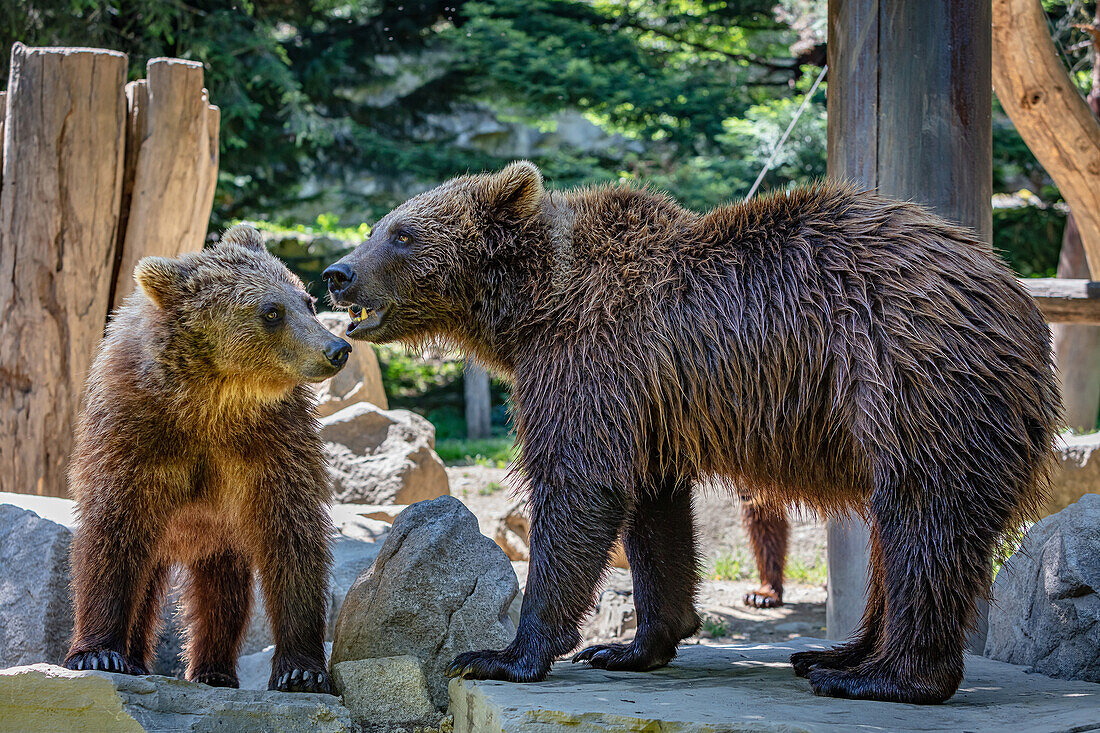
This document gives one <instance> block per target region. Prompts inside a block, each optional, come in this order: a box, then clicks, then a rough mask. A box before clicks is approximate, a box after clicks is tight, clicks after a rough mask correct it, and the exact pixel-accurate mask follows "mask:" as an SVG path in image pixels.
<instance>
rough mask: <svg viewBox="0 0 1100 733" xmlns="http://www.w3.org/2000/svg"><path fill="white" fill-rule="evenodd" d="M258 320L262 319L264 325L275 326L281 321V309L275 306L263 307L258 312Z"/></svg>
mask: <svg viewBox="0 0 1100 733" xmlns="http://www.w3.org/2000/svg"><path fill="white" fill-rule="evenodd" d="M260 318H262V319H263V322H264V325H266V326H276V325H278V324H279V323H281V322H282V320H283V309H282V308H281V307H280V306H278V305H275V304H271V305H265V306H264V307H263V309H262V310H261V311H260Z"/></svg>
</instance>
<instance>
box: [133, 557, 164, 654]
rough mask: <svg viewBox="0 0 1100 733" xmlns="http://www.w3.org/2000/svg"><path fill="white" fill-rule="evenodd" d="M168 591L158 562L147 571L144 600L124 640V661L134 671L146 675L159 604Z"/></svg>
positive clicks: (162, 566) (162, 564) (158, 618)
mask: <svg viewBox="0 0 1100 733" xmlns="http://www.w3.org/2000/svg"><path fill="white" fill-rule="evenodd" d="M167 590H168V565H167V563H161V564H159V565H157V566H156V567H155V568H153V569H152V571H151V572H150V573H149V580H148V581H147V583H146V588H145V596H144V600H143V601H142V602H141V603H140V605H139V606H138V608H137V610H136V612H135V614H134V619H133V621H132V622H131V623H130V633H129V635H128V637H127V641H126V661H127V662H128V663H129V665H130V668H131V670H132V671H133V673H134V674H149V667H150V660H151V659H152V657H153V647H154V646H155V643H156V639H157V633H158V632H159V629H160V620H161V606H163V604H164V594H165V591H167Z"/></svg>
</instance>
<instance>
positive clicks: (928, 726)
mask: <svg viewBox="0 0 1100 733" xmlns="http://www.w3.org/2000/svg"><path fill="white" fill-rule="evenodd" d="M833 643H835V642H826V641H819V640H817V639H805V638H804V639H792V640H791V641H788V642H782V643H775V644H751V643H747V644H731V645H723V646H702V645H699V646H692V645H685V646H681V647H680V653H679V654H678V655H677V657H676V658H675V659H674V660H672V663H671V664H669V666H668V667H664V668H662V669H658V670H656V671H654V672H649V673H646V674H638V673H636V672H609V671H606V670H602V669H591V668H588V667H584V666H582V665H573V664H569V663H568V662H559V663H557V664H555V665H554V668H553V669H552V670H551V672H550V677H549V678H547V679H546V680H545V681H543V682H532V683H527V684H522V685H516V684H512V683H509V682H475V681H473V680H457V679H456V680H452V681H451V683H450V693H451V708H450V712H451V713H452V714H453V715H454V733H490V732H491V733H599V732H600V731H675V732H676V733H716V731H730V732H732V731H754V732H755V733H770V732H774V733H791V732H792V731H803V732H810V731H812V732H813V733H826V732H827V731H829V732H831V731H838V732H839V731H853V730H865V731H870V730H880V731H899V732H900V731H913V733H916V732H918V731H920V732H924V731H949V730H950V731H988V732H992V731H1034V732H1035V733H1038V732H1039V731H1043V733H1058V732H1064V733H1070V732H1071V731H1084V730H1095V729H1096V723H1097V714H1096V705H1095V701H1096V700H1097V699H1100V685H1095V684H1091V683H1088V682H1067V681H1064V680H1052V679H1050V678H1048V677H1043V676H1042V675H1037V674H1028V673H1027V670H1026V669H1024V668H1023V667H1015V666H1013V665H1011V664H1005V663H1003V662H995V661H993V660H991V659H984V658H982V657H972V656H969V655H967V657H966V671H965V677H964V679H963V683H962V686H961V687H960V688H959V691H958V693H956V694H955V696H954V697H953V698H952V699H951V700H949V701H948V702H947V704H945V705H898V704H885V703H869V702H867V701H864V700H840V699H837V698H832V697H814V695H813V693H812V692H811V691H810V684H809V683H808V682H807V681H806V680H804V679H802V678H800V677H796V676H795V675H794V673H793V672H792V671H791V666H790V663H789V662H788V659H789V657H790V655H791V653H792V652H799V651H806V650H809V649H824V648H826V647H828V646H831V645H832V644H833Z"/></svg>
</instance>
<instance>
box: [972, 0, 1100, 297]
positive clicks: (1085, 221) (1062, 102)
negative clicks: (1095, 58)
mask: <svg viewBox="0 0 1100 733" xmlns="http://www.w3.org/2000/svg"><path fill="white" fill-rule="evenodd" d="M993 58H994V59H996V63H995V64H994V65H993V87H994V88H995V89H996V90H997V98H998V99H999V100H1001V106H1002V107H1004V109H1005V112H1007V113H1008V116H1009V117H1010V118H1011V119H1012V124H1013V125H1015V126H1016V129H1017V130H1018V131H1019V132H1020V136H1021V137H1022V138H1023V139H1024V142H1025V143H1027V146H1028V147H1029V148H1030V149H1031V152H1032V153H1034V154H1035V157H1036V158H1037V159H1038V161H1039V162H1040V163H1041V164H1042V166H1043V168H1045V169H1046V171H1047V173H1049V174H1050V177H1051V178H1053V179H1054V182H1055V183H1056V184H1057V185H1058V189H1059V190H1060V191H1061V192H1062V196H1063V197H1064V198H1065V200H1066V203H1068V204H1069V208H1070V210H1071V211H1073V212H1074V218H1075V219H1076V220H1077V226H1078V228H1079V230H1080V234H1081V240H1082V243H1083V244H1084V249H1085V253H1086V258H1087V260H1088V263H1089V272H1090V273H1091V276H1092V279H1093V280H1097V279H1100V185H1097V180H1098V177H1100V122H1098V121H1097V119H1096V116H1095V115H1094V114H1093V112H1092V110H1090V109H1089V107H1088V105H1086V104H1085V101H1084V100H1083V99H1081V94H1080V93H1079V92H1078V91H1077V88H1076V86H1074V84H1073V82H1072V80H1071V79H1070V78H1069V74H1068V73H1067V72H1066V70H1065V68H1064V67H1063V66H1062V62H1061V61H1059V59H1058V55H1057V53H1056V52H1055V50H1054V42H1053V41H1052V40H1051V38H1050V30H1049V29H1048V28H1047V20H1046V16H1045V15H1044V13H1043V8H1042V5H1041V4H1040V2H1039V0H993Z"/></svg>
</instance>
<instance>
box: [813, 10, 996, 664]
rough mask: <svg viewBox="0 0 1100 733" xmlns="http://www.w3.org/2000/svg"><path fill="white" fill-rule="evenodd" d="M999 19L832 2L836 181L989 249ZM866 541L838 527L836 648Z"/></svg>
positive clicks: (831, 531) (858, 596)
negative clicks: (937, 219)
mask: <svg viewBox="0 0 1100 733" xmlns="http://www.w3.org/2000/svg"><path fill="white" fill-rule="evenodd" d="M991 7H992V4H991V0H944V1H943V2H935V3H924V2H897V1H896V0H829V87H828V89H829V96H828V120H829V127H828V155H829V159H828V160H829V162H828V174H829V177H830V178H834V179H846V180H850V181H854V182H856V183H858V184H860V185H862V186H866V187H868V188H876V189H878V191H879V192H880V193H882V194H884V195H887V196H892V197H895V198H899V199H908V200H912V201H917V202H919V203H922V204H925V205H927V206H929V207H931V208H932V209H933V210H934V211H936V213H938V214H940V215H941V216H943V217H945V218H947V219H950V220H952V221H955V222H958V223H961V224H964V225H966V226H969V227H972V228H974V229H976V230H977V231H978V232H979V233H980V234H981V236H982V237H983V238H984V239H985V240H986V241H990V240H991V237H992V228H993V225H992V216H993V214H992V208H991V204H990V200H991V196H992V189H993V183H992V161H991V159H992V126H991V107H992V102H993V97H992V88H993V86H992V77H991V61H992V40H991V39H992V36H991V25H992V16H991ZM980 459H981V457H980V456H975V460H980ZM868 537H869V533H868V529H867V526H866V525H865V524H863V523H862V522H860V521H858V520H852V521H851V522H850V523H839V522H830V524H829V528H828V543H829V544H828V565H829V581H828V582H829V598H828V602H827V605H826V628H827V634H828V636H829V638H832V639H841V638H846V637H847V636H848V635H849V634H850V633H851V632H852V631H853V630H854V629H855V628H856V626H857V625H858V624H859V620H860V618H861V616H862V613H863V605H864V601H865V592H866V583H867V558H868V554H867V540H868ZM983 615H984V614H983ZM979 636H980V637H981V638H980V639H978V638H974V639H972V647H973V648H980V646H982V645H984V631H983V632H982V633H981V634H980V635H979Z"/></svg>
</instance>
